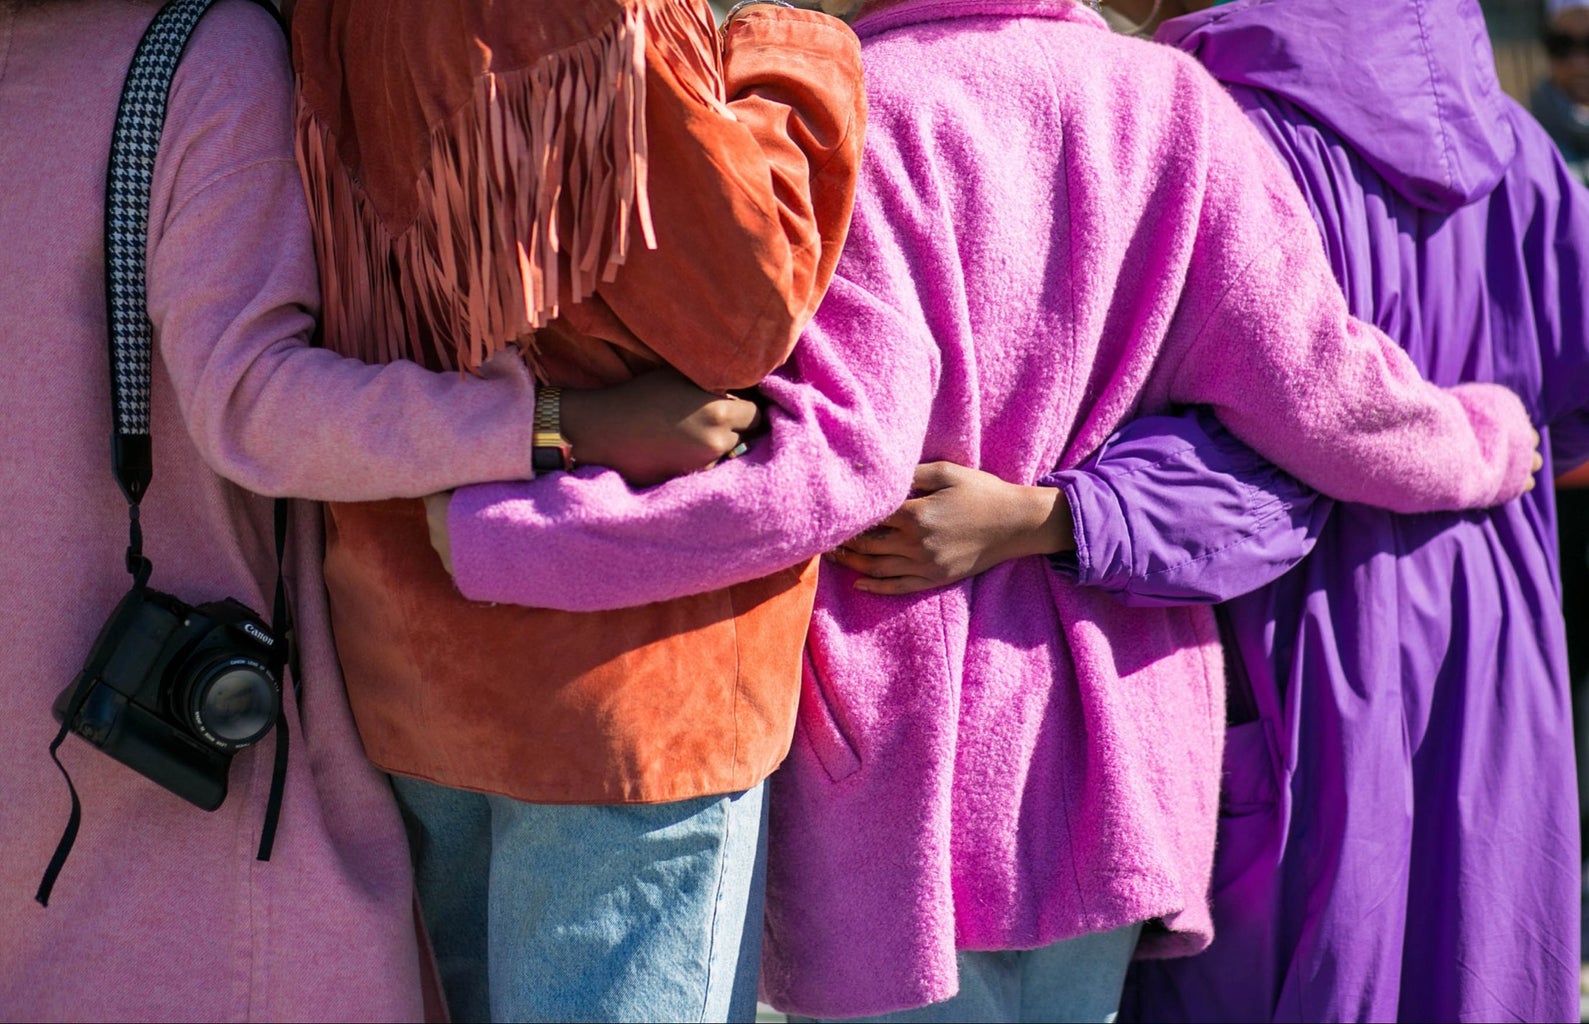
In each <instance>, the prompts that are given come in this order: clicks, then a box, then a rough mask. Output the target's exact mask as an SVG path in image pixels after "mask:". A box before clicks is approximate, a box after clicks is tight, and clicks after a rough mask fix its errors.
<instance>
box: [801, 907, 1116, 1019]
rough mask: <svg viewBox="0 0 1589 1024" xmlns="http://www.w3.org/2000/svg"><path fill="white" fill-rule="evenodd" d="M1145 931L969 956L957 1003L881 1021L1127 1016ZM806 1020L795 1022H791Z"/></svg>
mask: <svg viewBox="0 0 1589 1024" xmlns="http://www.w3.org/2000/svg"><path fill="white" fill-rule="evenodd" d="M1141 934H1142V926H1141V925H1140V924H1134V925H1129V926H1127V927H1125V928H1117V929H1115V930H1114V931H1112V932H1095V933H1093V934H1091V935H1082V936H1080V937H1078V938H1074V939H1067V940H1066V941H1064V942H1056V943H1054V944H1053V945H1052V946H1044V947H1043V948H1042V949H1032V950H1008V951H999V952H992V953H978V952H962V953H961V954H960V955H959V957H958V958H957V959H958V960H959V963H960V991H959V993H958V994H957V995H955V996H954V998H952V999H947V1000H945V1001H944V1002H941V1003H933V1004H932V1005H931V1006H922V1007H919V1008H917V1009H914V1010H900V1011H899V1012H898V1013H886V1014H883V1015H882V1016H879V1017H860V1018H854V1019H856V1020H862V1021H875V1022H878V1024H944V1022H949V1021H967V1022H972V1021H974V1022H978V1024H980V1022H994V1021H1011V1022H1014V1021H1094V1022H1099V1024H1107V1022H1112V1021H1113V1020H1114V1019H1115V1014H1117V1013H1118V1012H1119V1011H1120V991H1121V989H1122V988H1124V986H1125V981H1126V968H1127V967H1128V966H1129V965H1130V963H1131V954H1132V953H1133V952H1134V951H1135V950H1136V948H1137V939H1138V937H1140V936H1141ZM801 1019H803V1018H796V1017H791V1018H790V1020H801Z"/></svg>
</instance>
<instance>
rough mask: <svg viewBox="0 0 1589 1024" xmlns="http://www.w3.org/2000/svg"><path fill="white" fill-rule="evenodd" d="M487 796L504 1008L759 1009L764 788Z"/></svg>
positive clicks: (669, 1012)
mask: <svg viewBox="0 0 1589 1024" xmlns="http://www.w3.org/2000/svg"><path fill="white" fill-rule="evenodd" d="M489 800H490V803H491V825H492V857H491V877H490V897H489V900H490V909H489V929H490V948H491V962H490V975H491V982H490V987H491V1011H492V1017H493V1019H494V1020H499V1021H510V1020H545V1021H574V1020H613V1021H646V1020H677V1021H723V1020H729V1019H743V1020H752V1019H754V1016H755V984H756V977H755V966H756V962H757V959H758V957H755V956H753V955H751V954H754V953H755V952H756V950H755V949H747V948H746V947H747V946H751V947H754V946H756V945H757V944H759V942H760V936H761V922H762V903H763V889H762V884H763V883H762V881H761V877H760V876H761V871H760V865H761V859H762V856H763V853H764V850H765V839H764V836H765V829H764V828H763V821H764V801H763V787H761V786H757V787H755V788H753V789H751V790H748V791H746V792H744V793H740V794H735V795H732V796H724V797H703V798H700V799H696V800H686V801H680V802H678V803H670V804H645V805H639V804H629V805H609V806H548V805H543V804H526V803H521V802H519V801H516V800H509V799H507V798H505V797H490V798H489ZM747 968H748V969H747Z"/></svg>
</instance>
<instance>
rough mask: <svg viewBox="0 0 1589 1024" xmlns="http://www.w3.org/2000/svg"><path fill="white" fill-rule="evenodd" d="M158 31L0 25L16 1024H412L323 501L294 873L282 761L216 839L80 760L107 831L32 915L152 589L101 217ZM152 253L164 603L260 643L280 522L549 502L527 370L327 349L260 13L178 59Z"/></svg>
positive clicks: (7, 1012) (306, 524) (9, 1009)
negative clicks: (284, 517)
mask: <svg viewBox="0 0 1589 1024" xmlns="http://www.w3.org/2000/svg"><path fill="white" fill-rule="evenodd" d="M158 6H159V5H158V4H156V3H152V2H144V3H128V2H125V0H80V2H69V3H51V4H43V5H38V6H27V7H18V6H17V5H14V4H6V5H0V124H4V125H5V131H4V132H0V180H4V182H5V184H4V199H3V201H0V240H3V243H0V336H3V337H4V339H5V346H6V359H5V362H4V366H3V368H0V424H3V429H4V436H5V438H6V444H5V445H3V446H0V506H3V507H4V509H5V516H4V517H3V519H0V552H3V554H0V651H4V652H5V664H4V669H3V675H0V680H3V682H0V700H3V702H4V708H5V714H4V715H3V716H0V753H3V755H4V758H5V765H6V767H5V770H4V772H3V773H0V836H4V837H5V838H4V856H0V1017H3V1018H5V1019H8V1020H217V1021H221V1020H226V1021H235V1020H259V1021H283V1020H315V1021H320V1020H407V1019H417V1018H419V1017H420V1016H421V1014H422V1012H423V1011H422V1006H421V992H420V970H419V966H420V962H419V954H418V951H417V949H416V943H415V929H414V922H413V914H412V905H411V892H412V879H411V876H410V868H409V862H408V854H407V847H406V843H405V840H404V836H403V830H402V825H401V823H400V821H399V818H398V814H397V810H396V807H395V805H394V804H393V801H392V797H391V794H390V791H389V789H388V786H387V783H386V780H385V779H384V778H383V777H382V776H381V775H380V774H379V773H378V772H376V771H375V770H374V769H373V768H372V767H371V766H370V765H369V763H368V762H367V761H366V760H365V758H364V755H363V751H362V749H361V748H360V745H359V740H358V736H357V734H356V733H355V731H354V725H353V721H352V719H351V716H350V714H349V712H348V708H347V704H346V701H345V698H344V696H343V693H342V682H341V678H340V676H339V674H338V670H337V666H336V660H335V655H334V652H333V649H332V645H331V634H330V623H329V619H328V615H327V610H326V602H325V594H324V591H323V588H322V585H321V582H320V557H321V526H320V513H319V510H318V508H316V507H315V506H313V505H310V504H299V505H296V506H295V511H294V516H293V520H292V536H291V540H290V551H289V553H288V569H287V571H288V574H289V577H290V582H291V593H292V600H293V604H294V608H295V612H296V616H295V617H296V620H297V627H298V638H299V640H300V642H301V645H302V646H301V657H302V670H303V678H302V680H301V682H302V688H303V689H302V703H301V705H300V704H298V703H297V702H296V701H293V700H292V699H291V698H290V697H289V709H288V716H289V722H290V729H291V739H292V756H291V767H290V769H289V773H288V781H287V789H286V798H285V803H284V806H283V810H282V820H281V828H280V832H279V834H278V836H277V840H276V849H275V855H274V857H273V858H272V860H271V861H270V862H269V863H259V862H257V861H256V860H255V859H254V854H255V850H256V848H257V846H258V843H259V832H260V825H261V820H262V816H263V813H264V806H265V796H266V792H267V791H268V789H269V784H270V774H271V763H272V753H273V744H272V743H271V742H270V741H268V740H267V742H265V743H263V744H260V746H259V747H258V748H257V749H254V750H251V751H248V752H245V753H243V754H240V755H239V756H238V757H237V759H236V760H235V762H234V763H233V767H232V773H231V792H230V795H229V796H228V798H227V800H226V803H225V804H224V805H223V806H222V807H221V808H220V809H219V810H218V811H215V812H214V813H211V814H205V813H204V812H202V811H200V810H198V809H196V808H194V807H192V806H190V805H189V804H187V803H185V802H183V801H182V800H180V799H178V798H177V797H175V796H172V795H170V794H169V793H167V792H166V791H165V790H163V789H160V788H159V787H157V786H156V785H155V784H154V783H152V782H149V781H148V780H146V779H144V778H143V777H142V776H140V775H138V774H137V773H135V772H133V771H132V770H130V769H128V768H125V767H123V766H122V765H120V764H118V763H116V762H114V761H112V760H111V759H110V758H108V757H107V756H105V755H104V754H102V753H99V752H97V751H94V750H92V749H91V748H89V747H88V746H87V745H86V744H85V743H83V742H81V741H80V740H78V739H76V738H71V739H68V741H67V742H66V744H65V746H64V747H63V748H62V751H61V753H62V759H63V760H64V761H65V763H66V765H67V766H68V767H69V768H70V769H71V772H72V777H73V779H74V780H75V781H76V783H77V787H78V790H79V792H80V793H81V794H82V800H83V814H84V817H83V826H82V829H83V830H82V834H81V836H80V838H79V839H78V842H77V848H76V850H75V851H74V852H73V854H72V857H71V859H70V860H69V861H68V862H67V864H66V870H65V871H64V873H63V874H62V875H61V877H60V881H59V883H58V885H57V886H56V890H55V894H54V898H53V899H52V901H51V904H50V906H49V908H48V909H46V908H43V907H40V906H39V905H38V904H37V903H35V902H34V900H33V893H34V889H35V887H36V886H37V884H38V881H39V877H40V875H41V874H42V872H43V870H44V867H45V864H46V863H48V861H49V858H50V853H51V851H52V849H53V848H54V845H55V841H56V839H57V838H58V837H59V835H60V831H61V828H62V826H63V825H64V824H65V822H66V817H67V810H68V796H67V790H66V784H65V783H64V782H63V781H62V780H61V778H60V776H59V774H58V773H57V772H56V770H55V766H54V765H53V764H52V763H51V762H50V759H49V756H48V754H47V748H48V746H49V743H50V740H51V738H52V737H53V735H54V734H55V730H56V723H55V721H54V719H53V717H52V716H51V713H50V707H51V704H52V702H53V701H54V700H55V697H56V695H57V694H58V693H59V692H60V691H61V690H62V689H63V688H64V687H65V686H66V685H67V684H68V683H69V682H71V680H72V678H73V676H74V675H75V674H76V672H77V670H78V669H79V668H80V667H81V665H82V662H83V658H84V656H85V655H86V654H87V652H88V648H89V645H90V644H91V643H92V642H93V640H94V636H95V634H96V633H97V631H98V629H99V627H100V626H101V625H102V624H103V622H104V620H105V618H106V616H107V615H108V614H109V612H110V609H111V608H112V607H113V606H114V605H115V603H116V601H117V600H118V599H119V598H120V597H121V595H122V594H123V593H125V592H126V589H127V587H128V577H127V575H126V573H125V571H124V570H123V568H122V553H123V550H124V546H125V544H126V521H127V513H126V509H125V506H124V505H123V503H122V502H121V500H120V495H119V492H118V491H117V488H116V484H115V482H114V481H113V479H112V478H111V474H110V467H109V459H108V447H109V446H108V445H107V443H106V440H107V438H108V436H109V433H110V399H109V385H108V374H107V370H106V342H105V300H104V296H103V271H102V268H103V255H102V245H101V240H102V223H103V212H102V211H103V209H104V178H105V161H106V152H107V149H108V146H109V139H110V127H111V123H112V120H113V118H114V115H115V109H116V102H117V97H118V95H119V93H120V90H121V85H122V75H123V73H124V72H125V69H126V68H127V65H128V63H129V61H130V59H131V56H132V51H133V46H134V45H135V43H136V42H137V40H138V38H139V36H140V34H141V33H142V31H143V29H144V28H145V26H146V25H147V24H148V22H149V20H150V18H151V17H152V16H153V15H154V12H155V11H156V10H157V9H158ZM148 256H149V271H148V277H149V286H150V293H149V311H150V314H151V317H152V320H153V322H154V325H155V332H156V341H155V357H156V358H155V370H154V410H153V415H154V432H155V444H154V451H155V474H154V482H153V485H152V486H151V488H150V491H149V496H148V499H147V500H146V501H145V502H144V506H143V510H144V511H143V522H144V527H145V535H146V542H145V550H146V551H147V553H148V554H149V555H150V556H151V557H152V558H153V560H154V564H155V574H154V579H153V581H152V584H153V585H154V586H155V587H157V588H159V589H163V590H167V591H169V592H174V593H175V594H177V595H178V596H180V597H182V598H184V599H186V600H189V601H192V602H194V603H198V602H202V601H208V600H215V599H219V598H222V597H226V596H232V597H236V598H238V599H239V600H241V601H243V602H244V603H246V604H248V605H249V606H251V607H252V608H254V609H256V610H258V611H261V612H263V613H267V614H268V612H269V610H270V597H271V593H272V588H273V586H274V580H275V565H274V554H273V545H272V539H271V503H270V501H269V500H268V499H266V498H263V497H260V496H258V495H259V494H297V495H307V496H311V497H316V498H327V499H330V498H337V499H345V500H362V499H371V498H384V497H390V496H399V495H401V496H417V495H422V494H426V493H429V492H433V491H436V490H439V489H443V488H447V487H451V486H455V485H457V484H460V483H464V482H466V481H469V480H485V479H499V478H502V477H512V476H527V475H528V474H529V465H528V463H529V457H528V453H529V439H530V433H531V407H532V405H533V398H532V395H533V388H532V385H531V383H530V381H529V380H528V378H527V375H526V374H525V373H524V371H523V370H522V368H516V366H515V365H514V364H512V363H506V364H493V368H492V369H493V373H494V379H492V380H488V381H483V382H482V381H479V380H474V379H463V378H460V377H459V376H457V375H456V374H431V373H427V372H425V371H423V370H421V369H419V368H418V367H417V366H413V365H408V364H394V365H391V366H386V367H379V368H376V367H368V366H365V365H363V364H361V363H357V362H354V361H352V360H346V359H341V358H339V357H337V356H335V355H333V354H331V353H329V352H326V351H323V350H319V349H312V348H309V347H308V341H307V339H308V337H309V334H310V331H311V329H312V327H313V316H314V314H315V312H316V307H317V306H318V296H317V290H316V284H315V273H314V266H313V263H312V246H311V242H310V237H309V227H308V220H307V215H306V210H305V204H304V197H303V186H302V184H301V182H300V180H299V176H298V169H297V165H296V162H295V160H294V157H293V137H292V108H291V79H290V73H289V71H288V67H287V54H286V46H285V41H284V39H283V36H282V33H281V31H280V30H279V29H278V27H277V26H276V25H274V24H273V23H272V22H271V20H270V18H269V16H268V15H266V14H265V13H264V12H263V11H261V10H260V9H258V8H257V7H255V6H254V5H253V4H248V3H232V2H228V3H223V4H221V5H220V6H218V7H217V8H216V9H215V10H214V11H212V12H211V13H210V14H209V15H208V16H206V18H205V20H204V21H203V22H202V23H201V24H200V26H199V29H198V31H197V34H196V35H195V37H194V39H193V41H192V44H191V45H190V47H189V49H188V52H187V54H186V56H185V58H184V60H183V63H182V67H181V70H180V71H179V73H178V75H177V79H176V83H175V86H174V88H173V93H172V100H171V110H170V115H169V119H168V121H167V127H166V132H165V137H164V139H163V141H162V149H161V156H160V160H159V162H158V164H157V167H156V173H155V180H154V195H153V210H152V218H151V230H150V235H149V244H148ZM397 410H401V411H402V415H400V416H395V415H389V414H390V413H393V412H395V411H397ZM250 492H256V493H250Z"/></svg>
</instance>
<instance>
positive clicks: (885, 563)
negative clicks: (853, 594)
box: [831, 548, 922, 579]
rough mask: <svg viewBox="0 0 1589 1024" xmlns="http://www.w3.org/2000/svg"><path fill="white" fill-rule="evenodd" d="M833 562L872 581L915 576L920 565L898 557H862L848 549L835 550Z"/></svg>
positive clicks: (919, 569) (832, 554) (832, 553)
mask: <svg viewBox="0 0 1589 1024" xmlns="http://www.w3.org/2000/svg"><path fill="white" fill-rule="evenodd" d="M831 556H832V558H833V560H834V561H835V562H837V563H839V564H840V565H842V566H844V567H845V568H846V569H851V570H854V571H855V572H858V573H860V574H861V575H862V576H870V577H873V578H874V579H885V578H888V577H894V576H915V575H917V574H918V573H920V572H921V569H922V567H921V565H920V563H918V562H914V561H912V560H910V559H908V558H901V557H900V556H899V555H863V554H859V553H858V552H855V551H852V550H850V549H848V548H835V549H834V550H833V551H832V552H831Z"/></svg>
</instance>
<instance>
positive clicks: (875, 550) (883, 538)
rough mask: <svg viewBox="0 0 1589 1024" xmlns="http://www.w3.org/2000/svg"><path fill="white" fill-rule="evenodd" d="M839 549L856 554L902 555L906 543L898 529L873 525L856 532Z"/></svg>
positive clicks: (904, 551)
mask: <svg viewBox="0 0 1589 1024" xmlns="http://www.w3.org/2000/svg"><path fill="white" fill-rule="evenodd" d="M839 550H841V551H844V550H848V551H851V552H854V553H855V554H858V555H903V554H905V553H906V544H905V541H904V538H902V537H901V536H900V535H899V531H897V530H891V529H888V528H887V527H884V526H874V527H872V528H871V529H870V530H867V531H866V532H865V533H858V534H856V535H855V536H854V537H851V538H850V539H849V540H847V541H845V542H844V543H843V545H841V546H840V548H839Z"/></svg>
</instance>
